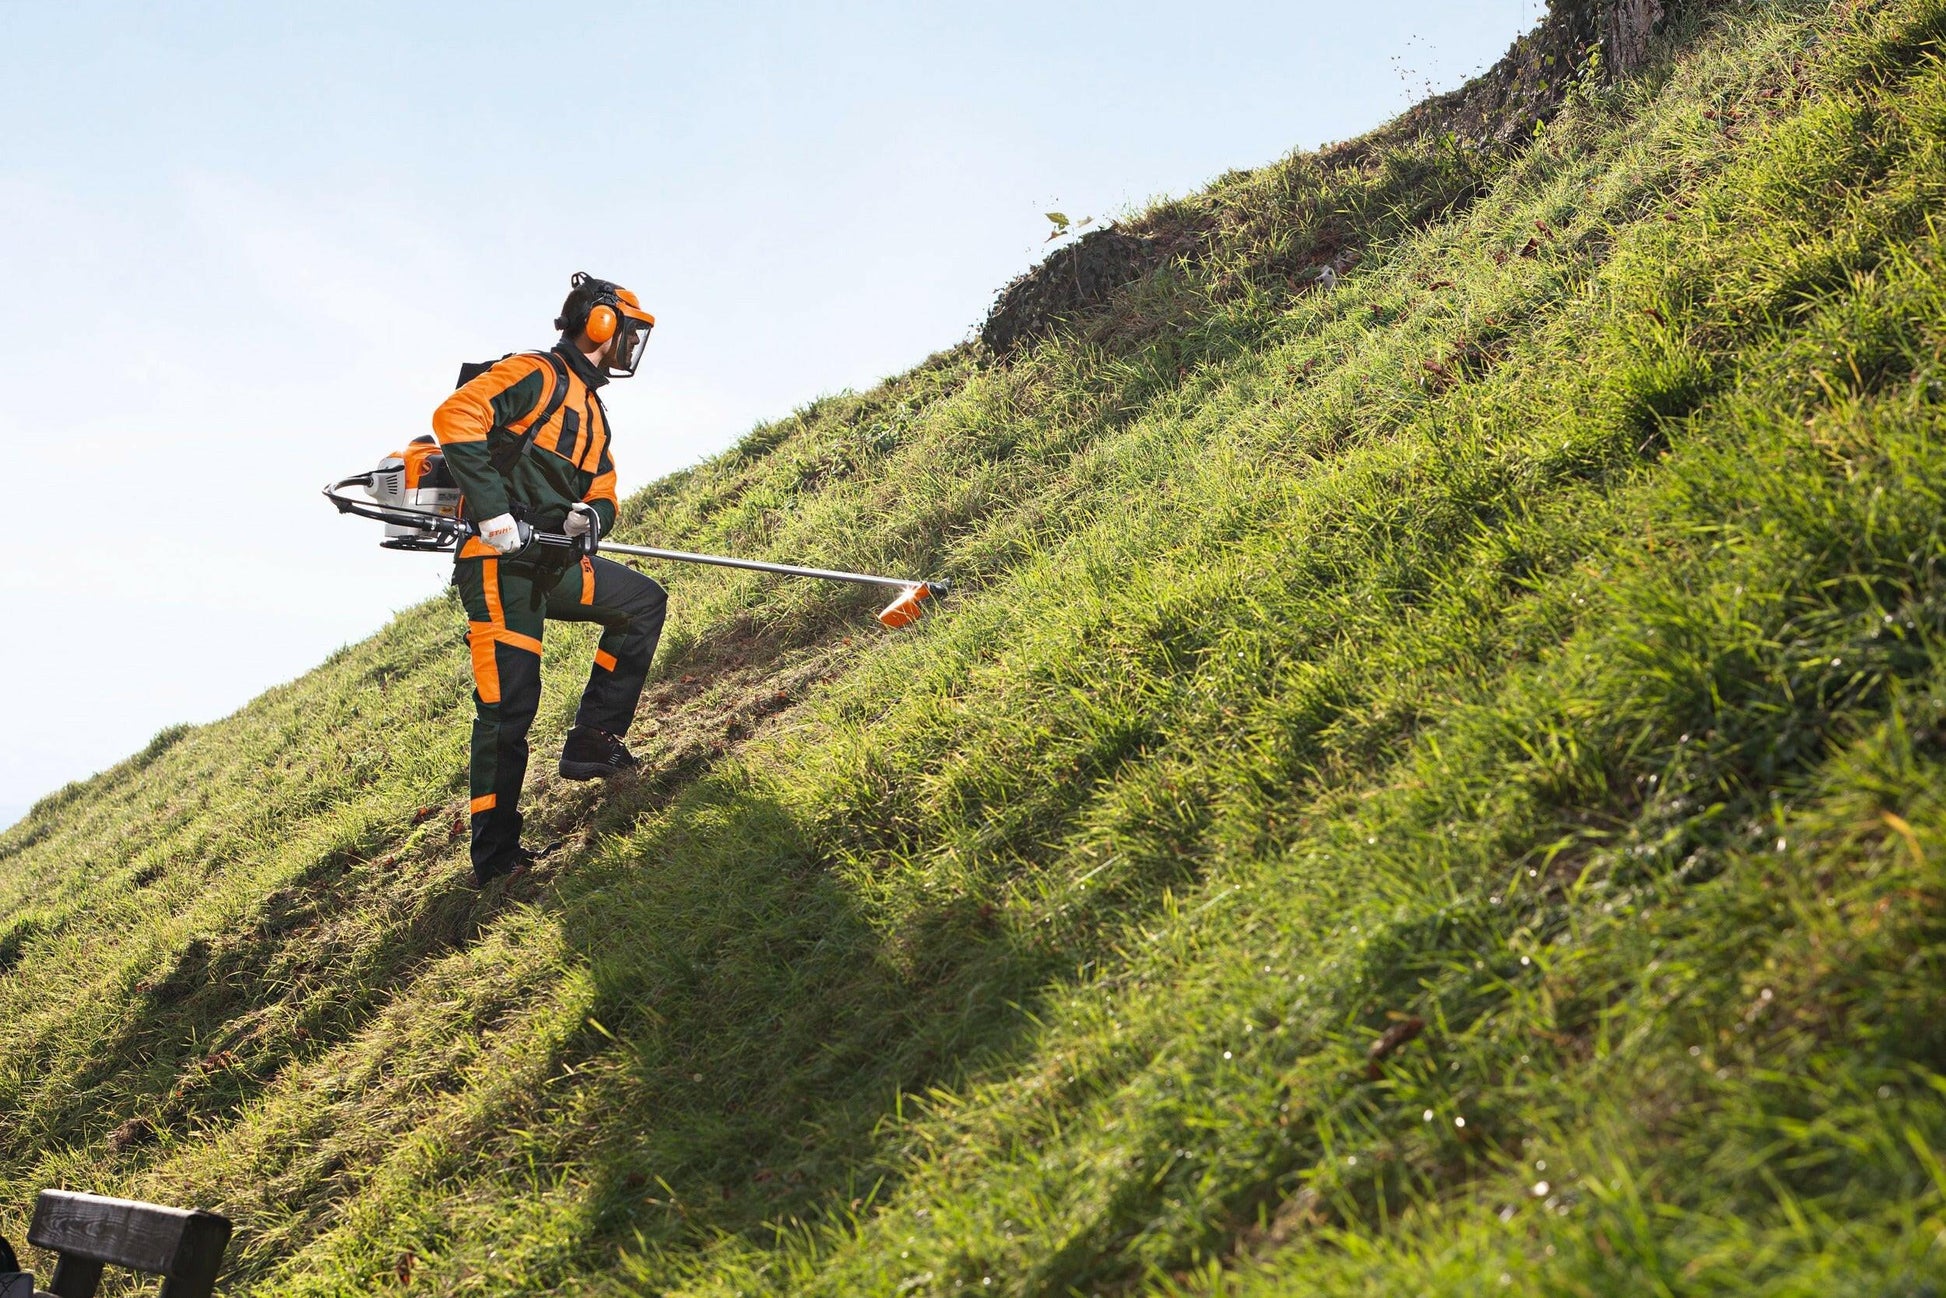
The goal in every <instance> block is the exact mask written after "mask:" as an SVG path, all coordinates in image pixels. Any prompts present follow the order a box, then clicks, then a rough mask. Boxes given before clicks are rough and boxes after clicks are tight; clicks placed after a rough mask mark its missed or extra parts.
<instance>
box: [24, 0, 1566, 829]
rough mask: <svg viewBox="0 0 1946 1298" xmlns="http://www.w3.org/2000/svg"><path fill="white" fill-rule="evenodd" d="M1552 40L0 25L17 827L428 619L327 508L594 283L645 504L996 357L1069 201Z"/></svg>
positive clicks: (640, 13)
mask: <svg viewBox="0 0 1946 1298" xmlns="http://www.w3.org/2000/svg"><path fill="white" fill-rule="evenodd" d="M1540 11H1541V4H1540V0H1448V2H1445V3H1435V2H1434V0H1368V2H1367V3H1363V4H1359V5H1343V4H1311V3H1286V4H1252V3H1241V2H1238V3H1227V2H1225V0H1209V2H1206V3H1204V4H1201V5H1197V6H1185V5H1181V4H1163V3H1146V2H1144V0H1125V2H1123V3H1116V4H1107V3H1070V4H1052V3H1050V4H1020V3H1011V2H1007V0H999V2H989V3H983V4H979V5H959V6H944V5H920V4H840V3H826V4H819V3H800V4H769V3H762V4H743V5H720V6H675V5H667V4H625V3H612V4H606V5H594V6H583V7H580V8H578V9H573V8H570V7H567V6H561V5H549V6H542V5H537V4H474V5H467V6H457V5H454V6H445V5H431V4H420V5H398V4H383V5H381V4H315V3H312V4H306V5H301V6H299V5H283V4H250V5H242V4H234V5H230V4H225V5H218V4H187V3H175V4H170V5H167V6H157V5H146V4H144V5H138V4H132V3H131V4H88V3H63V4H59V5H50V4H43V3H32V4H30V3H18V2H16V0H0V21H4V24H5V30H6V33H7V38H6V41H5V42H4V43H3V44H0V123H4V127H5V133H4V139H5V141H6V143H5V146H4V148H0V287H3V288H4V291H0V391H4V392H5V393H6V398H7V399H6V401H5V402H4V404H3V405H0V481H4V482H5V483H6V484H7V485H8V487H9V489H10V497H11V499H10V502H9V503H10V511H9V512H10V514H11V520H12V524H13V528H14V544H13V545H11V546H10V547H9V562H7V563H6V564H5V565H3V566H0V600H4V601H5V604H6V607H7V608H8V610H9V612H8V615H7V621H6V625H7V634H6V635H5V636H4V637H0V673H3V674H4V679H5V681H6V688H5V690H4V693H3V694H0V698H4V700H5V701H4V702H0V741H4V742H0V823H5V822H7V821H11V820H12V819H13V818H14V817H15V816H17V815H18V814H19V813H20V812H21V811H23V810H24V809H25V807H26V805H27V804H28V803H30V802H31V801H32V800H33V799H34V798H36V797H38V796H40V795H42V794H44V793H47V792H49V791H51V790H53V789H55V788H57V787H59V786H60V785H61V784H63V783H65V782H67V781H68V780H71V779H75V778H78V777H80V776H84V775H86V774H88V773H90V772H92V771H95V770H98V769H101V768H102V767H104V766H107V765H109V764H111V763H113V762H114V761H116V760H118V759H119V758H120V757H122V756H123V755H125V754H127V753H128V752H130V751H132V750H133V749H135V748H137V747H139V746H140V745H141V744H142V743H144V742H145V741H146V740H147V738H148V737H149V736H150V735H151V734H153V733H154V732H155V731H156V730H158V729H160V728H161V727H162V726H164V725H168V724H171V723H173V722H177V721H207V720H211V719H214V718H216V717H219V716H222V715H224V714H226V713H228V712H230V711H232V710H234V709H235V708H237V707H239V706H241V705H242V704H243V703H244V702H246V701H247V700H248V699H249V698H251V697H252V696H253V695H255V694H256V693H258V692H259V691H261V690H262V689H264V688H266V687H267V686H269V685H272V684H275V683H277V682H278V681H282V680H286V679H289V678H290V677H292V676H295V675H297V674H298V673H300V672H302V671H303V670H304V669H305V668H307V667H308V666H310V665H311V664H313V663H315V662H316V661H318V660H319V659H320V658H321V657H323V656H324V655H325V654H327V653H329V652H330V651H331V650H332V649H333V648H335V647H336V646H338V645H340V644H342V643H345V642H347V641H351V640H356V639H359V638H362V637H363V636H365V635H366V634H368V633H370V632H371V631H372V630H374V629H376V628H377V627H378V626H380V625H382V624H383V622H384V621H385V620H386V618H387V617H388V616H390V614H391V612H392V611H394V610H396V609H399V608H403V607H405V606H407V605H409V604H412V603H414V602H416V601H418V600H420V599H423V598H425V597H426V596H428V595H431V594H433V593H435V592H436V591H437V590H438V588H439V586H440V585H441V583H442V582H443V580H444V578H445V568H444V564H443V561H442V560H441V559H440V558H438V557H424V556H407V555H398V554H392V553H386V552H382V551H380V550H379V549H378V548H377V546H376V544H375V542H376V540H377V535H376V529H375V528H373V527H371V526H370V525H366V524H358V523H354V522H351V521H348V520H340V519H338V518H336V517H335V516H333V515H332V514H331V512H330V511H329V509H328V508H327V507H326V506H325V505H324V504H323V502H322V501H321V500H320V499H319V498H318V497H317V495H316V492H317V489H318V487H319V486H320V485H321V484H322V483H323V482H324V481H325V480H326V479H327V478H334V477H339V476H343V475H345V474H348V473H353V472H358V471H360V470H362V469H364V468H367V467H369V466H370V465H371V464H372V463H373V462H374V461H375V460H376V459H377V457H378V456H380V455H382V454H383V453H385V452H387V451H389V450H392V449H393V448H394V447H396V446H397V445H400V444H402V443H403V442H405V441H406V440H408V439H409V438H410V437H412V436H414V435H417V434H418V433H420V432H421V431H424V430H425V428H426V426H427V423H426V421H427V416H428V414H429V413H430V411H431V409H432V407H433V406H434V405H435V404H436V403H437V402H438V401H439V400H440V398H441V397H442V396H443V395H444V393H445V392H446V391H448V390H450V387H451V384H452V380H453V375H454V372H455V370H456V369H457V367H458V365H459V363H460V362H461V361H463V360H468V359H479V358H484V357H492V356H497V355H499V354H501V353H502V352H506V351H510V350H513V349H516V348H520V347H527V346H533V345H537V344H545V343H546V342H547V341H549V331H548V329H547V321H548V320H549V319H550V318H551V317H552V316H553V314H554V311H555V310H556V308H557V307H558V305H559V302H560V298H561V296H562V294H563V293H564V291H565V288H566V281H567V277H568V275H569V273H570V272H572V271H575V270H581V269H585V270H589V271H592V272H594V273H596V274H598V275H603V276H606V277H608V278H611V279H615V280H618V281H620V282H622V283H624V284H627V285H629V286H630V287H632V288H635V289H636V290H637V291H638V292H639V293H640V294H641V295H642V298H643V300H644V303H645V305H647V306H648V307H649V309H650V310H652V311H654V312H655V313H656V315H657V317H658V319H659V324H658V327H657V330H656V335H655V339H654V341H653V342H652V343H651V345H650V351H649V356H648V359H647V360H646V361H645V362H644V366H643V374H642V376H641V377H639V378H637V379H636V380H634V381H632V382H630V383H627V384H622V385H617V386H616V387H614V388H611V389H610V391H611V393H612V394H613V399H612V400H611V401H610V408H611V411H612V413H613V415H614V422H615V427H616V441H615V452H616V457H617V460H618V464H619V468H620V473H621V478H622V485H623V487H624V489H629V488H634V487H639V486H641V485H643V484H645V483H647V482H649V481H651V480H653V479H654V478H656V477H658V476H660V475H661V474H663V473H666V472H669V471H670V470H673V469H676V468H680V467H682V466H683V465H685V464H689V463H692V462H694V461H695V460H697V459H698V458H700V457H702V456H704V455H707V454H709V453H711V452H712V451H715V450H718V449H720V448H722V447H723V446H725V445H727V444H729V443H730V442H731V441H733V440H734V439H735V438H736V437H737V436H738V435H740V434H741V433H742V432H743V431H744V430H745V429H747V428H748V427H749V426H750V425H751V424H752V423H754V422H756V421H757V420H759V419H763V418H769V417H774V416H777V415H781V414H784V413H787V412H788V411H789V410H791V409H792V408H793V407H795V406H798V405H801V404H803V403H804V402H806V401H808V400H810V399H812V398H814V397H816V396H818V395H819V394H821V393H825V392H831V391H836V390H839V389H843V388H847V387H850V388H862V387H865V386H868V385H869V384H871V383H873V382H874V381H876V380H877V379H879V378H882V377H884V376H886V375H888V374H892V373H895V372H897V371H899V370H901V369H903V368H905V367H907V366H909V365H911V364H912V363H913V362H915V361H917V360H920V359H922V358H923V357H924V356H926V355H927V354H928V353H930V352H932V351H935V350H938V349H939V348H941V347H944V346H947V345H950V344H952V343H954V342H956V341H958V340H959V339H961V338H963V337H965V336H966V335H967V334H968V332H969V331H970V330H971V329H972V328H974V327H975V326H976V325H977V323H978V322H979V320H980V319H981V317H982V316H983V315H984V313H985V310H986V307H987V305H988V303H989V302H990V301H991V298H992V295H993V292H994V290H995V289H997V288H998V287H999V286H1000V285H1001V284H1003V283H1005V282H1006V281H1007V280H1008V279H1010V278H1011V277H1012V276H1014V275H1016V274H1018V273H1019V272H1020V271H1021V270H1023V269H1025V268H1026V267H1027V266H1028V265H1030V264H1031V263H1032V262H1033V261H1034V260H1035V259H1036V257H1037V256H1038V253H1039V248H1040V240H1041V238H1042V236H1043V235H1044V234H1045V233H1046V231H1047V228H1048V226H1047V222H1046V221H1045V219H1044V218H1043V216H1042V215H1041V214H1042V213H1043V212H1044V211H1046V210H1048V209H1050V208H1058V209H1060V210H1063V211H1066V212H1068V213H1069V214H1071V215H1072V216H1074V217H1076V218H1079V217H1082V216H1087V215H1093V216H1096V217H1097V218H1099V219H1107V218H1110V217H1112V216H1113V215H1115V214H1116V213H1117V212H1120V211H1126V210H1128V209H1130V208H1132V207H1139V206H1141V205H1142V204H1143V203H1144V202H1146V201H1147V200H1149V199H1151V198H1154V197H1159V196H1162V195H1166V194H1180V193H1184V192H1188V191H1191V190H1193V189H1195V188H1197V187H1199V186H1200V185H1201V184H1202V183H1204V182H1205V181H1207V180H1208V179H1209V178H1211V177H1212V176H1215V175H1217V174H1219V173H1221V172H1223V171H1225V170H1227V169H1229V168H1231V167H1239V166H1250V165H1254V164H1258V163H1263V162H1267V161H1270V160H1272V159H1275V158H1277V157H1280V156H1282V155H1284V154H1286V153H1288V152H1290V151H1291V150H1293V149H1297V148H1310V147H1315V146H1316V145H1318V144H1320V143H1322V142H1325V141H1329V140H1334V139H1340V138H1344V137H1346V136H1349V135H1354V134H1357V133H1358V132H1360V131H1362V130H1365V129H1367V128H1369V127H1371V126H1373V125H1376V124H1377V123H1379V122H1381V121H1383V120H1385V119H1386V118H1388V117H1390V116H1392V115H1393V114H1395V113H1397V112H1398V111H1399V110H1401V109H1402V108H1404V107H1405V106H1406V105H1407V104H1408V103H1409V102H1411V101H1412V100H1413V99H1416V98H1418V97H1419V96H1420V95H1421V94H1423V93H1424V91H1425V90H1426V88H1427V87H1428V86H1429V85H1430V86H1433V87H1435V88H1439V89H1446V88H1450V87H1451V86H1453V85H1456V84H1458V83H1459V82H1460V81H1462V80H1464V79H1465V78H1466V77H1467V76H1469V75H1471V74H1472V73H1474V72H1475V71H1477V70H1479V69H1481V68H1483V67H1485V66H1486V65H1488V64H1490V63H1491V62H1492V61H1493V60H1494V59H1495V58H1497V57H1498V56H1499V55H1500V54H1501V53H1502V52H1503V51H1504V50H1505V49H1506V47H1507V45H1508V44H1509V43H1510V42H1511V41H1512V40H1513V38H1514V37H1515V35H1516V34H1517V33H1518V32H1520V31H1522V30H1524V29H1525V28H1526V27H1527V26H1528V25H1531V23H1532V22H1534V21H1536V20H1537V19H1538V18H1539V16H1540ZM639 539H652V538H639ZM805 558H806V559H807V560H811V561H815V559H816V558H817V556H814V555H810V556H805ZM664 575H665V576H668V577H671V578H672V580H671V585H672V586H673V587H674V596H675V603H674V606H673V608H674V611H673V616H676V617H680V616H681V589H680V573H674V574H664Z"/></svg>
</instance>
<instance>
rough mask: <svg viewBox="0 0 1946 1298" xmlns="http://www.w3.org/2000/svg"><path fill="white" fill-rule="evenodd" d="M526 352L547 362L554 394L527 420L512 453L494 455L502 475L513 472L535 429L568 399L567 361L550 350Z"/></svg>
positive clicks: (528, 448) (525, 454)
mask: <svg viewBox="0 0 1946 1298" xmlns="http://www.w3.org/2000/svg"><path fill="white" fill-rule="evenodd" d="M511 354H512V353H509V355H511ZM527 354H528V355H529V356H538V357H540V358H541V359H542V360H544V361H546V362H547V365H548V368H549V369H551V370H553V371H554V394H553V395H552V396H550V397H549V398H548V399H547V404H546V405H545V406H543V407H541V412H540V413H539V414H538V415H535V416H534V417H533V418H532V419H530V420H528V421H527V431H526V432H524V433H522V434H521V435H520V436H519V437H518V438H517V439H515V441H514V444H513V449H512V453H511V454H509V453H507V452H506V451H504V450H503V451H502V452H501V454H499V455H497V456H495V457H494V460H493V467H494V468H495V469H498V470H499V471H500V473H501V474H502V475H505V474H508V473H511V472H513V469H514V466H515V465H517V464H519V463H520V462H521V461H522V460H524V459H526V458H527V452H529V451H531V450H532V449H534V433H535V431H536V430H538V429H541V428H544V427H546V426H547V421H548V420H550V419H552V418H554V412H555V411H557V410H559V409H560V408H561V403H562V402H564V401H566V400H567V399H568V367H567V363H566V362H565V361H563V360H562V359H561V358H560V357H559V356H556V355H555V354H554V353H553V352H551V351H545V352H529V353H527ZM501 359H502V360H505V359H506V357H504V356H503V357H501Z"/></svg>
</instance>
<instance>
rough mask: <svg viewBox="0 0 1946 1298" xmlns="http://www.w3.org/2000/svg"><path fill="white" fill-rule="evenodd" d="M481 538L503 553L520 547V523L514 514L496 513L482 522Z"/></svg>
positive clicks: (508, 552)
mask: <svg viewBox="0 0 1946 1298" xmlns="http://www.w3.org/2000/svg"><path fill="white" fill-rule="evenodd" d="M480 539H481V540H482V541H485V542H486V543H487V544H488V545H490V546H492V547H493V548H494V549H496V550H498V551H499V552H500V553H501V554H512V553H513V552H514V551H515V550H518V549H519V548H520V524H519V523H518V522H516V521H515V520H514V516H513V515H512V514H496V515H494V516H493V517H492V518H489V519H487V520H486V521H485V522H483V523H481V524H480Z"/></svg>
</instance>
